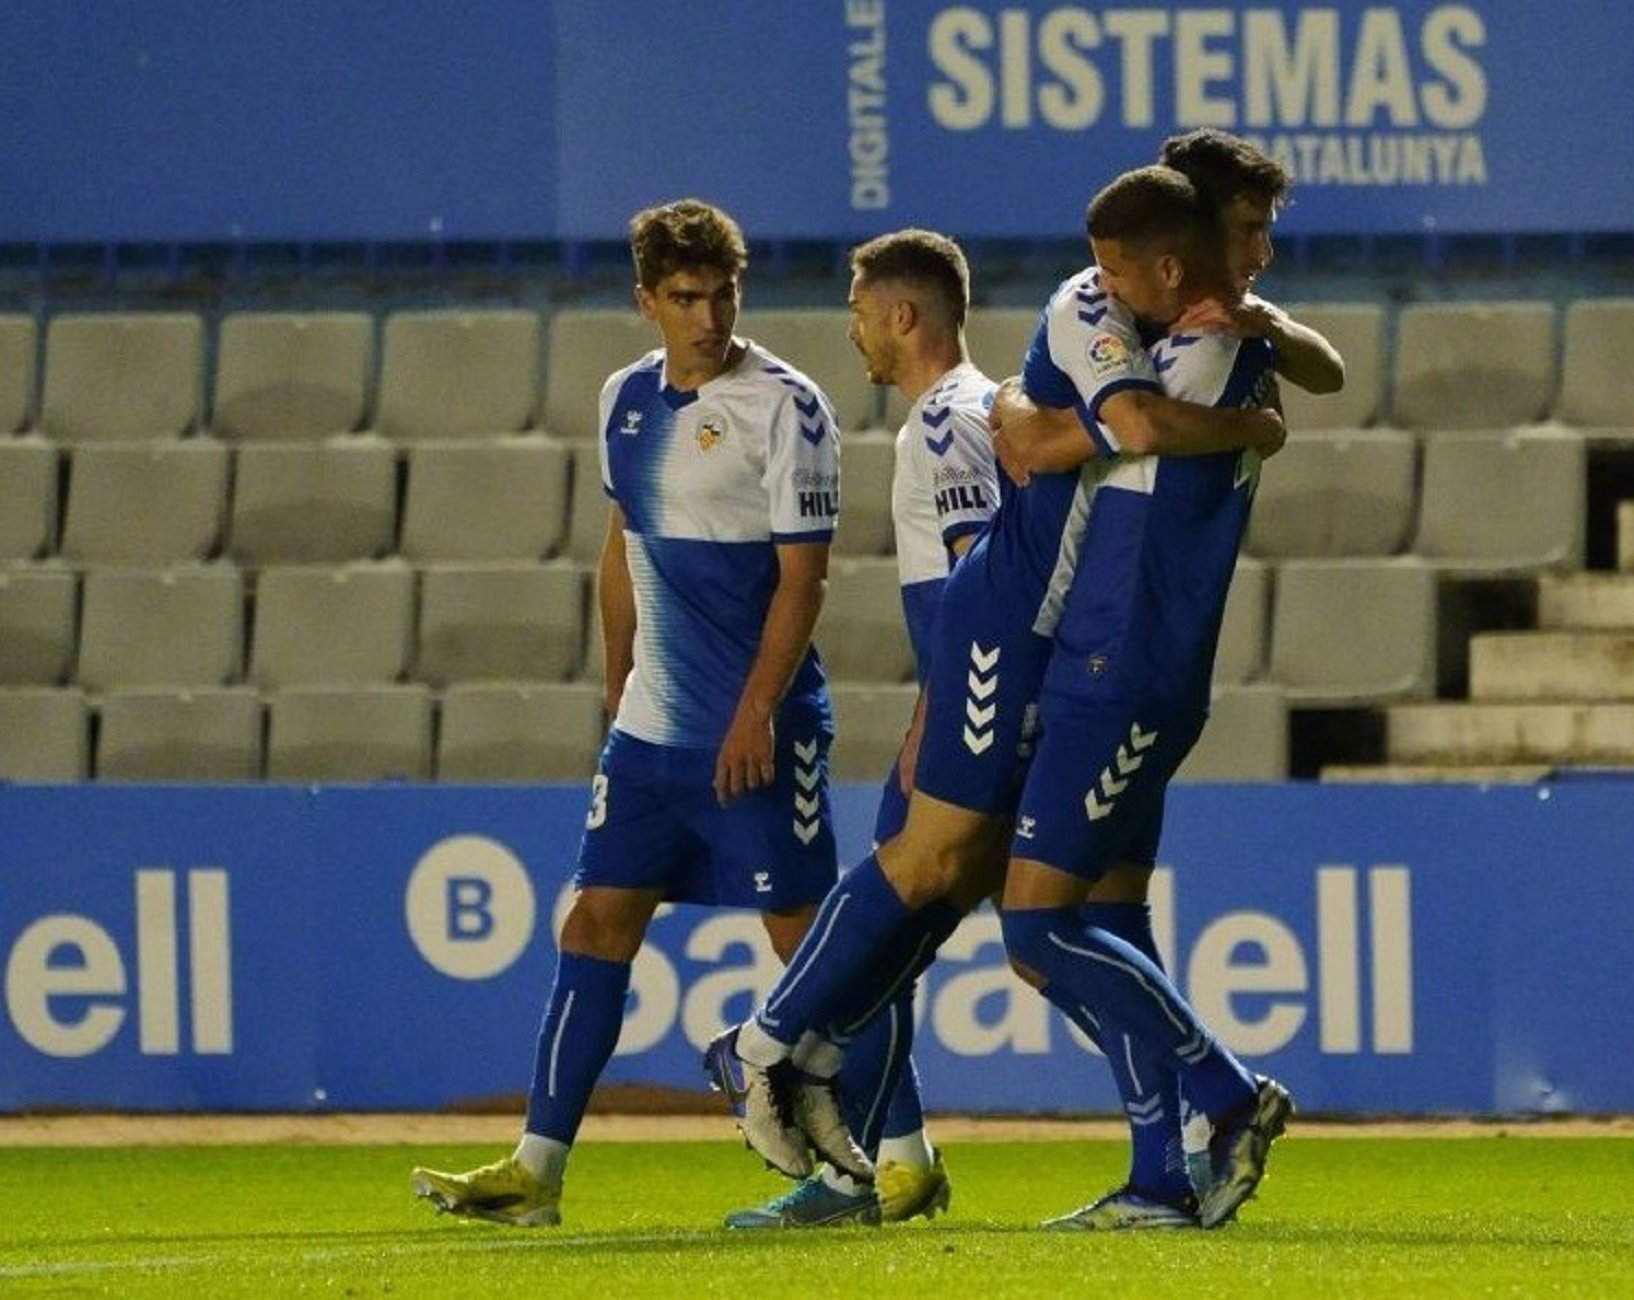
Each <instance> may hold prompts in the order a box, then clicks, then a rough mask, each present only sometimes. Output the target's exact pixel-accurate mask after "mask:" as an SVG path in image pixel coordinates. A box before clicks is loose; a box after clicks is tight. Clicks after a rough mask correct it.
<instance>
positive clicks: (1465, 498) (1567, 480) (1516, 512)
mask: <svg viewBox="0 0 1634 1300" xmlns="http://www.w3.org/2000/svg"><path fill="white" fill-rule="evenodd" d="M1587 474H1588V453H1587V448H1586V446H1585V443H1584V439H1583V435H1582V434H1581V433H1579V432H1578V431H1577V430H1575V429H1566V428H1562V427H1560V426H1540V427H1533V428H1529V429H1515V430H1512V431H1511V432H1509V433H1505V434H1500V433H1459V432H1449V433H1431V434H1428V435H1427V436H1426V437H1425V439H1424V490H1423V504H1422V507H1421V510H1420V513H1419V528H1418V536H1417V538H1416V539H1415V540H1414V542H1413V551H1414V553H1415V554H1416V555H1418V556H1419V557H1420V558H1422V559H1425V560H1428V561H1430V562H1431V563H1432V564H1434V565H1435V566H1436V567H1437V568H1438V569H1440V570H1442V571H1444V572H1453V573H1463V574H1468V575H1482V574H1495V573H1525V572H1533V571H1536V570H1540V569H1579V568H1582V566H1583V548H1584V532H1585V511H1586V501H1587Z"/></svg>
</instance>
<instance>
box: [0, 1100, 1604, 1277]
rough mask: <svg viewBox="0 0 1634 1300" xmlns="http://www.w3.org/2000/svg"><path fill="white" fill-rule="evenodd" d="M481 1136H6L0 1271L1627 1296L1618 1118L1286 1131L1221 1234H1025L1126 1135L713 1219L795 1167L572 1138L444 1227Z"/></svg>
mask: <svg viewBox="0 0 1634 1300" xmlns="http://www.w3.org/2000/svg"><path fill="white" fill-rule="evenodd" d="M497 1154H499V1152H498V1151H496V1150H495V1149H494V1148H492V1147H469V1146H460V1147H449V1146H442V1147H430V1148H411V1147H404V1146H304V1145H283V1146H261V1147H243V1146H239V1147H231V1146H217V1147H125V1148H102V1149H97V1148H92V1149H64V1148H55V1147H14V1148H8V1149H0V1198H3V1202H4V1206H5V1213H4V1215H3V1216H0V1294H3V1295H5V1296H8V1297H9V1296H12V1295H18V1296H27V1295H115V1296H121V1297H125V1296H183V1295H185V1296H209V1297H218V1296H257V1297H264V1296H284V1295H326V1296H381V1295H401V1296H415V1297H426V1296H461V1297H473V1298H476V1297H480V1298H481V1300H488V1298H489V1297H498V1296H511V1295H515V1296H536V1297H545V1298H547V1300H556V1298H557V1297H574V1296H596V1297H607V1298H612V1297H626V1296H684V1297H698V1296H732V1297H737V1298H740V1300H742V1298H754V1300H758V1297H763V1296H764V1297H796V1296H824V1297H845V1296H871V1295H904V1296H910V1295H911V1296H921V1295H923V1296H934V1297H938V1300H940V1298H943V1297H952V1298H956V1297H964V1296H970V1297H982V1298H983V1300H987V1298H989V1297H1011V1296H1014V1297H1027V1298H1028V1300H1033V1298H1035V1297H1048V1296H1057V1295H1069V1294H1071V1295H1091V1296H1100V1297H1115V1296H1120V1295H1122V1296H1130V1297H1137V1298H1139V1300H1153V1298H1154V1297H1163V1296H1186V1297H1201V1296H1232V1297H1239V1298H1240V1297H1244V1296H1265V1295H1278V1296H1299V1297H1314V1296H1366V1297H1379V1296H1398V1295H1399V1296H1414V1297H1418V1296H1435V1297H1440V1296H1466V1295H1469V1296H1476V1295H1480V1296H1490V1295H1511V1296H1544V1295H1550V1296H1564V1295H1577V1296H1627V1295H1634V1207H1631V1205H1630V1193H1631V1192H1634V1141H1630V1140H1627V1139H1618V1138H1544V1137H1514V1138H1504V1137H1499V1136H1494V1137H1481V1138H1472V1139H1471V1138H1463V1139H1447V1138H1423V1139H1420V1138H1380V1139H1369V1138H1333V1137H1323V1136H1320V1135H1316V1136H1301V1135H1299V1134H1297V1132H1296V1133H1295V1135H1294V1136H1292V1137H1291V1138H1290V1139H1288V1140H1286V1141H1284V1142H1282V1143H1280V1144H1279V1145H1278V1147H1277V1149H1276V1152H1275V1155H1274V1158H1273V1161H1272V1165H1271V1175H1270V1177H1269V1178H1268V1179H1267V1181H1266V1183H1265V1184H1264V1186H1263V1187H1262V1188H1261V1194H1260V1196H1259V1197H1258V1198H1257V1199H1256V1200H1253V1201H1251V1202H1249V1204H1248V1205H1247V1206H1245V1207H1244V1210H1243V1212H1242V1214H1241V1216H1240V1219H1239V1221H1238V1222H1237V1223H1235V1224H1233V1225H1230V1226H1228V1227H1226V1228H1224V1229H1221V1230H1219V1231H1216V1232H1208V1233H1204V1232H1201V1231H1198V1232H1189V1231H1188V1232H1170V1233H1146V1234H1121V1235H1105V1236H1099V1235H1095V1234H1087V1233H1085V1234H1056V1233H1041V1232H1038V1231H1035V1230H1034V1225H1036V1224H1037V1222H1038V1221H1039V1220H1040V1219H1042V1218H1045V1217H1048V1216H1050V1215H1054V1214H1059V1213H1062V1212H1064V1211H1066V1210H1069V1209H1071V1208H1072V1207H1073V1206H1075V1205H1077V1204H1079V1203H1081V1202H1083V1201H1084V1200H1086V1199H1089V1198H1090V1197H1091V1196H1092V1195H1094V1194H1096V1193H1098V1192H1100V1191H1102V1190H1104V1189H1105V1188H1106V1187H1107V1186H1108V1185H1110V1184H1111V1183H1112V1182H1114V1181H1116V1180H1117V1175H1118V1173H1119V1171H1120V1170H1121V1167H1122V1162H1123V1158H1124V1157H1123V1147H1122V1145H1121V1144H1119V1143H1114V1142H1107V1141H1092V1142H1060V1141H1056V1142H971V1143H964V1144H950V1145H949V1147H948V1149H947V1156H948V1165H949V1170H950V1172H951V1173H952V1176H953V1180H954V1195H953V1209H952V1213H951V1214H950V1215H948V1216H946V1217H941V1218H938V1219H937V1220H936V1221H935V1222H934V1223H929V1224H927V1223H924V1222H922V1221H921V1222H915V1223H913V1224H909V1225H905V1226H895V1227H888V1228H884V1229H877V1230H875V1229H865V1228H847V1229H820V1230H812V1231H805V1232H750V1233H744V1232H739V1233H731V1232H727V1231H725V1230H724V1229H721V1228H719V1227H718V1226H716V1225H717V1224H718V1223H719V1222H720V1218H721V1216H722V1215H724V1214H725V1213H726V1212H728V1211H730V1210H733V1209H736V1208H739V1207H740V1206H743V1205H749V1204H752V1203H755V1202H757V1201H759V1200H761V1199H763V1198H764V1197H765V1196H767V1195H769V1194H772V1193H775V1192H777V1191H778V1190H780V1189H781V1188H782V1187H784V1186H786V1184H785V1183H783V1182H782V1180H781V1179H778V1178H777V1177H776V1176H774V1175H772V1174H769V1173H767V1172H765V1171H764V1170H760V1169H758V1168H757V1167H756V1166H755V1164H754V1162H753V1161H752V1160H751V1159H750V1157H749V1156H748V1154H747V1153H746V1152H745V1151H743V1150H742V1149H741V1148H739V1147H736V1146H734V1145H732V1144H731V1143H729V1142H728V1141H725V1140H722V1141H719V1142H708V1143H701V1142H676V1143H662V1144H649V1143H625V1142H585V1143H582V1144H581V1145H580V1147H579V1149H578V1151H577V1152H576V1153H575V1157H574V1161H573V1167H572V1170H571V1172H570V1176H569V1180H568V1185H567V1196H566V1199H565V1201H564V1207H563V1208H564V1215H565V1218H566V1222H565V1224H564V1226H563V1227H561V1228H557V1229H532V1230H519V1229H510V1228H501V1227H495V1226H492V1225H487V1224H469V1223H461V1222H458V1221H456V1220H454V1219H452V1218H449V1217H446V1216H442V1217H439V1216H437V1215H436V1214H435V1213H434V1212H433V1211H432V1210H431V1208H430V1207H429V1206H427V1205H426V1204H424V1203H422V1202H416V1201H414V1200H412V1199H411V1196H410V1193H409V1186H408V1171H409V1168H410V1166H411V1165H413V1164H416V1163H421V1162H424V1163H431V1164H434V1165H439V1166H441V1167H445V1168H464V1167H468V1166H470V1165H473V1164H477V1163H481V1162H483V1161H485V1160H489V1159H492V1158H493V1157H494V1156H495V1155H497Z"/></svg>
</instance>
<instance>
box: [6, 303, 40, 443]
mask: <svg viewBox="0 0 1634 1300" xmlns="http://www.w3.org/2000/svg"><path fill="white" fill-rule="evenodd" d="M35 338H36V333H35V328H34V318H33V317H32V316H24V315H21V314H13V313H9V312H8V313H6V314H5V315H0V434H5V433H15V432H16V431H17V430H18V429H25V428H27V427H28V425H29V422H30V420H31V419H32V418H33V415H34V361H35V358H34V352H35V347H36V344H35Z"/></svg>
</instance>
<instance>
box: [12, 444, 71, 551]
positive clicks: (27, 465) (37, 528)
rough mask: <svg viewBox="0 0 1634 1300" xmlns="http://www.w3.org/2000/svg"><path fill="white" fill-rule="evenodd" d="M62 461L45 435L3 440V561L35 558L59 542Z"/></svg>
mask: <svg viewBox="0 0 1634 1300" xmlns="http://www.w3.org/2000/svg"><path fill="white" fill-rule="evenodd" d="M60 464H61V456H60V455H59V453H58V450H57V448H56V446H55V445H54V444H52V443H50V442H48V441H46V439H44V438H34V437H25V438H5V439H3V440H0V563H4V562H8V561H12V560H36V559H39V558H41V557H42V556H45V555H48V554H50V553H51V550H52V548H53V547H54V546H55V545H56V541H57V475H58V470H59V466H60Z"/></svg>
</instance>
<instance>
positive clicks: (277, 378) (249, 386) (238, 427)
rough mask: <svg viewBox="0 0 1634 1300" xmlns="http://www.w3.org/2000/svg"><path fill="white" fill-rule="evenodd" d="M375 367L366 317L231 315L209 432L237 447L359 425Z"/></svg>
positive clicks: (221, 341) (219, 346) (220, 350)
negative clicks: (243, 443) (237, 443)
mask: <svg viewBox="0 0 1634 1300" xmlns="http://www.w3.org/2000/svg"><path fill="white" fill-rule="evenodd" d="M373 367H374V321H373V320H371V319H370V317H369V316H368V315H367V314H365V313H363V312H351V311H326V312H293V311H290V312H231V313H229V314H228V315H227V316H226V317H225V318H224V319H223V320H222V322H221V333H220V336H219V338H218V339H217V343H216V384H215V397H214V400H213V402H212V403H211V429H212V431H213V432H214V433H215V434H216V435H217V436H218V437H221V438H227V439H231V440H233V441H235V442H244V441H252V440H259V439H269V440H272V441H276V442H289V441H300V440H306V439H317V438H323V437H326V436H328V435H331V434H336V433H346V432H350V431H351V430H353V429H357V428H360V427H362V425H363V421H364V417H365V415H366V412H367V409H368V406H367V404H368V394H369V379H370V374H371V371H372V370H373Z"/></svg>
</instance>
